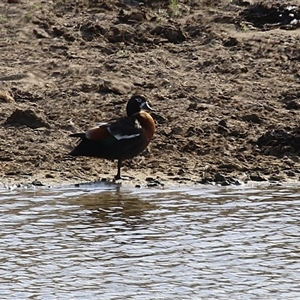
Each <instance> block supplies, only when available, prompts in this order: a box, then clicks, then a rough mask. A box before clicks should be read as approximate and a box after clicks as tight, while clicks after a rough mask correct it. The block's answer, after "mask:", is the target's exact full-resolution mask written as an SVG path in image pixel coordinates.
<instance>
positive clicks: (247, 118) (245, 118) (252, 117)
mask: <svg viewBox="0 0 300 300" xmlns="http://www.w3.org/2000/svg"><path fill="white" fill-rule="evenodd" d="M242 120H243V121H246V122H252V123H256V124H261V123H262V119H261V118H260V117H259V116H258V115H257V114H250V115H244V116H242Z"/></svg>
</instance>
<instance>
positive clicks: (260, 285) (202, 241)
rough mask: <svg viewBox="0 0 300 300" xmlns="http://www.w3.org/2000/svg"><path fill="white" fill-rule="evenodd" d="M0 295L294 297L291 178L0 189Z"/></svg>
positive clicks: (296, 251)
mask: <svg viewBox="0 0 300 300" xmlns="http://www.w3.org/2000/svg"><path fill="white" fill-rule="evenodd" d="M0 210H1V214H0V224H1V231H0V250H1V251H0V296H1V297H0V298H1V299H47V300H48V299H49V300H50V299H300V285H299V282H300V271H299V270H300V259H299V258H300V222H299V218H300V188H299V187H298V188H297V187H295V186H285V187H278V186H261V187H257V186H256V187H251V186H239V187H230V188H221V187H212V186H201V187H190V188H187V187H183V188H168V189H146V188H145V189H143V188H142V189H130V188H125V187H124V188H123V187H117V186H104V185H100V184H99V185H86V186H81V187H77V188H76V187H66V188H56V189H39V190H32V189H31V190H30V189H28V190H13V191H9V190H6V189H1V190H0Z"/></svg>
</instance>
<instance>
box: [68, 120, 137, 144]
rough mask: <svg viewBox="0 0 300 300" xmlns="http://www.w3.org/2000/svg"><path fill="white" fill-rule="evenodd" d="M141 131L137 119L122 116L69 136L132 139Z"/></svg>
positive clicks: (95, 139) (97, 138)
mask: <svg viewBox="0 0 300 300" xmlns="http://www.w3.org/2000/svg"><path fill="white" fill-rule="evenodd" d="M141 132H142V129H141V126H140V124H139V122H138V121H137V120H135V119H134V118H130V117H124V118H120V119H116V120H111V121H109V122H107V123H99V125H98V126H95V127H93V128H91V129H89V130H88V131H86V132H85V133H73V134H70V136H71V137H80V138H81V139H88V140H92V141H103V140H105V139H107V138H109V137H112V136H113V137H114V138H115V139H117V140H122V139H132V138H135V137H137V136H139V135H140V134H141Z"/></svg>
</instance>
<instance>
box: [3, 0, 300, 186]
mask: <svg viewBox="0 0 300 300" xmlns="http://www.w3.org/2000/svg"><path fill="white" fill-rule="evenodd" d="M144 2H145V3H144V4H143V3H142V1H135V0H98V1H97V0H94V1H87V0H86V1H79V0H78V1H66V0H65V1H63V0H52V1H48V0H47V1H38V0H32V1H25V0H23V1H22V0H6V1H1V3H0V50H1V51H0V57H1V69H0V90H1V91H0V103H1V108H0V116H1V125H0V167H1V168H0V175H1V180H0V181H1V182H2V183H5V184H11V183H19V184H30V183H33V184H36V185H39V184H52V183H55V184H60V183H72V182H73V183H74V182H81V181H85V182H86V181H95V180H105V179H111V178H112V177H113V176H114V175H115V174H116V162H110V161H104V160H99V159H91V158H84V157H83V158H77V159H76V160H74V159H71V158H70V157H68V156H67V153H68V152H69V151H70V150H71V149H72V148H73V147H74V146H75V144H76V141H75V140H74V139H72V138H70V137H69V136H68V135H69V134H70V133H73V132H75V131H82V130H86V129H88V128H89V127H91V126H94V124H95V123H96V122H99V121H104V120H106V119H110V118H112V117H115V116H121V115H123V114H124V113H125V104H126V102H127V100H128V98H129V97H130V96H131V95H132V94H133V93H142V94H144V95H145V96H146V97H147V98H148V99H149V100H150V102H151V104H152V106H153V107H154V108H155V112H154V114H153V116H154V118H155V121H156V123H157V132H156V134H155V137H154V139H153V141H152V143H151V145H150V147H149V148H148V149H147V151H145V152H144V153H142V155H140V156H139V157H136V158H135V159H133V160H128V161H126V162H125V163H124V167H123V169H122V172H123V174H124V175H125V174H126V175H130V176H133V177H135V180H134V181H132V182H134V183H135V184H141V185H144V184H146V185H149V186H152V185H161V184H182V183H187V184H195V183H211V182H217V183H220V184H223V185H226V184H235V183H238V182H239V180H240V181H243V182H247V181H250V180H251V181H272V182H282V181H289V180H293V181H298V180H299V179H300V162H299V156H300V128H299V124H300V123H299V121H300V116H299V109H300V63H299V57H300V50H299V49H300V44H299V29H298V27H299V26H298V25H299V24H298V22H297V20H298V17H299V10H298V7H288V8H285V7H279V6H278V5H277V6H276V5H275V1H262V3H264V4H268V6H267V5H266V7H262V6H251V5H250V4H251V3H249V2H246V1H228V0H219V1H217V0H211V1H209V0H206V1H205V0H203V1H201V0H182V1H181V0H179V1H178V2H176V1H168V0H156V1H154V0H148V1H144ZM250 2H251V1H250ZM293 4H295V6H298V5H300V3H299V1H293ZM247 9H248V10H247ZM291 10H292V12H293V18H292V19H293V20H292V21H291V20H290V19H289V16H290V15H291V13H290V11H291ZM282 15H284V16H285V18H281V16H282Z"/></svg>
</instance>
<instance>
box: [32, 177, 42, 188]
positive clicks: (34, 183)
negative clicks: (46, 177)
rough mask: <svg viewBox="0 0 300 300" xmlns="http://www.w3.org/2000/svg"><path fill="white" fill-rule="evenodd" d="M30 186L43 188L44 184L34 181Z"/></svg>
mask: <svg viewBox="0 0 300 300" xmlns="http://www.w3.org/2000/svg"><path fill="white" fill-rule="evenodd" d="M31 184H32V185H34V186H44V184H42V183H41V181H39V180H37V179H35V180H33V181H32V182H31Z"/></svg>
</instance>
